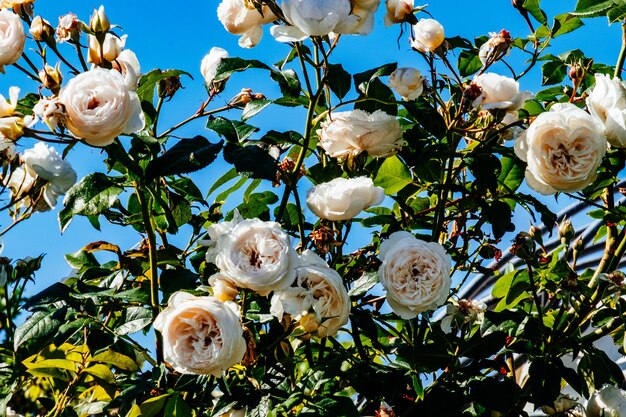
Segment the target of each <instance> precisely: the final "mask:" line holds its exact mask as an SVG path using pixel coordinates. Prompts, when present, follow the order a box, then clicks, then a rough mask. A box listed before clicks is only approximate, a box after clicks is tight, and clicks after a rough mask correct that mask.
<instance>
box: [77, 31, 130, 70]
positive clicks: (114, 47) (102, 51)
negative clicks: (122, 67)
mask: <svg viewBox="0 0 626 417" xmlns="http://www.w3.org/2000/svg"><path fill="white" fill-rule="evenodd" d="M126 38H127V35H124V36H122V37H117V36H115V35H114V34H112V33H110V32H109V33H107V34H106V35H105V37H104V41H102V45H100V42H98V39H97V38H96V37H95V36H94V35H89V56H88V57H87V59H88V61H89V62H91V63H93V64H96V65H100V64H102V63H103V62H105V61H106V62H113V61H115V60H116V59H117V57H118V56H120V54H121V53H122V49H124V46H125V45H126Z"/></svg>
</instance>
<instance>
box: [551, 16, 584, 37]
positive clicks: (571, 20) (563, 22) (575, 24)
mask: <svg viewBox="0 0 626 417" xmlns="http://www.w3.org/2000/svg"><path fill="white" fill-rule="evenodd" d="M583 25H584V23H583V21H582V20H580V19H579V18H577V17H575V16H572V15H571V14H567V13H565V14H560V15H558V16H555V17H554V26H553V27H552V36H553V37H555V38H556V37H557V36H561V35H565V34H566V33H570V32H573V31H574V30H576V29H578V28H579V27H581V26H583Z"/></svg>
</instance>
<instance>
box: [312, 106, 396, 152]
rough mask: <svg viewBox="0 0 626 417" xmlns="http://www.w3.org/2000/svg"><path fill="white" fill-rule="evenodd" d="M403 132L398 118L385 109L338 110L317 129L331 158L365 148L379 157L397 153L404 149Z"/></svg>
mask: <svg viewBox="0 0 626 417" xmlns="http://www.w3.org/2000/svg"><path fill="white" fill-rule="evenodd" d="M402 133H403V132H402V128H401V127H400V124H399V123H398V120H397V119H396V118H395V117H394V116H391V115H389V114H387V113H385V112H384V111H382V110H376V111H375V112H374V113H371V114H370V113H368V112H366V111H363V110H352V111H344V112H335V113H332V114H331V115H330V116H329V117H328V118H327V119H326V120H325V121H323V122H322V123H321V129H319V130H318V131H317V134H318V136H319V139H320V146H321V147H322V148H323V149H324V150H325V151H326V153H327V154H328V155H329V156H330V157H331V158H345V157H347V156H348V155H358V154H359V153H361V152H364V151H365V152H367V153H368V154H369V155H370V156H373V157H375V158H384V157H387V156H390V155H393V154H395V153H396V152H397V151H399V150H400V149H402V144H403V139H402Z"/></svg>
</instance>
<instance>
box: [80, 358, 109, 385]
mask: <svg viewBox="0 0 626 417" xmlns="http://www.w3.org/2000/svg"><path fill="white" fill-rule="evenodd" d="M82 372H84V373H86V374H89V375H91V376H93V377H94V378H97V379H98V380H100V381H103V382H105V383H107V384H111V385H114V384H115V375H113V372H111V369H109V367H108V366H106V365H103V364H101V363H97V364H95V365H91V366H89V367H88V368H84V369H83V370H82Z"/></svg>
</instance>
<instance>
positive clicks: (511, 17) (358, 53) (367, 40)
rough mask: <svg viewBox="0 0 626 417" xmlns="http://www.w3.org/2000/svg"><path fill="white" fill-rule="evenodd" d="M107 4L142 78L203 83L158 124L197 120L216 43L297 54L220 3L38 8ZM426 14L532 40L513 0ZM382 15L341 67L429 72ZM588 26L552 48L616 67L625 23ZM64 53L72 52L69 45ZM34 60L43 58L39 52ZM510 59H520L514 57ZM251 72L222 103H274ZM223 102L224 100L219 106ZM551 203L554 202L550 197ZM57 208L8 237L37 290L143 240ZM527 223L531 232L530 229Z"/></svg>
mask: <svg viewBox="0 0 626 417" xmlns="http://www.w3.org/2000/svg"><path fill="white" fill-rule="evenodd" d="M383 2H384V0H383ZM543 3H545V8H546V10H547V11H548V14H549V16H554V15H555V14H559V13H563V12H565V11H568V10H572V9H573V8H574V5H575V1H573V0H544V1H543ZM100 4H104V6H105V8H106V11H107V14H108V16H109V18H110V20H111V22H112V23H114V24H117V25H119V26H120V27H121V29H122V30H118V34H120V35H122V34H127V35H128V40H127V44H126V47H127V48H128V49H132V50H134V51H135V52H136V53H137V55H138V57H139V61H140V62H141V66H142V71H143V72H147V71H149V70H151V69H153V68H161V69H171V68H177V69H183V70H186V71H188V72H190V73H192V74H193V75H194V77H195V80H189V79H184V80H183V84H184V86H185V89H184V90H182V91H180V92H179V93H178V94H177V95H176V97H175V98H174V100H173V101H172V102H170V103H169V104H167V106H166V107H165V113H164V116H163V118H162V119H161V121H160V126H162V127H165V126H168V125H171V124H172V123H174V122H175V121H178V120H182V119H184V118H185V117H187V116H188V115H190V114H192V113H193V112H195V111H196V109H197V108H198V106H199V105H200V104H201V103H202V102H203V101H204V100H205V99H206V91H205V89H204V86H203V82H202V78H201V76H200V74H199V66H200V61H201V59H202V57H203V56H204V55H205V54H206V53H207V52H208V51H209V50H210V49H211V47H213V46H220V47H223V48H225V49H227V50H228V51H229V52H230V54H231V56H240V57H244V58H256V59H261V60H263V61H264V62H266V63H273V62H276V61H278V60H280V59H282V58H283V57H284V56H285V55H286V54H287V53H288V50H289V49H288V46H286V45H284V44H279V43H277V42H275V41H274V40H273V39H272V38H271V36H270V35H269V33H268V31H267V28H266V33H265V36H264V38H263V40H262V41H261V43H260V45H259V46H257V47H256V48H253V49H242V48H240V47H239V46H238V45H237V39H238V38H237V37H236V36H233V35H230V34H228V33H227V32H226V31H225V30H224V29H223V28H222V26H221V24H220V23H219V21H218V20H217V17H216V7H217V4H218V2H217V1H206V0H203V1H198V0H192V1H186V2H176V3H173V2H165V1H162V0H156V1H149V0H128V1H120V0H108V1H107V0H103V1H92V0H81V1H65V0H37V1H36V6H35V12H36V14H40V15H42V16H43V17H44V18H46V19H47V20H49V21H50V22H52V24H53V25H56V22H57V19H58V16H60V15H62V14H65V13H66V12H68V11H72V12H74V13H76V14H77V15H78V16H79V18H81V19H82V20H83V21H88V20H89V16H90V15H91V12H92V11H93V9H94V8H97V7H98V6H100ZM416 5H417V3H416ZM428 11H429V12H430V13H431V14H432V15H433V17H434V18H436V19H437V20H439V21H440V22H441V23H442V24H443V25H444V27H445V30H446V35H447V36H449V37H451V36H455V35H461V36H463V37H465V38H469V39H473V38H474V37H476V36H480V35H485V34H487V32H497V31H499V30H500V29H502V28H505V29H507V30H509V31H510V32H511V33H512V35H513V36H525V35H527V34H528V29H527V27H526V25H525V23H524V21H523V19H522V18H521V17H520V16H519V15H518V14H517V13H516V12H515V11H514V10H513V8H512V7H511V5H510V0H481V1H479V2H466V1H460V0H452V1H443V0H432V1H431V2H430V6H429V7H428ZM383 12H384V5H381V8H380V10H379V13H378V15H377V16H376V24H375V30H374V32H373V34H371V35H369V36H367V37H362V36H346V37H344V38H342V40H341V43H340V47H339V48H338V50H337V51H336V53H335V54H334V55H333V62H341V63H342V64H343V65H344V67H345V68H346V69H347V70H348V71H350V72H359V71H363V70H366V69H370V68H373V67H375V66H378V65H382V64H385V63H389V62H398V63H399V65H400V66H414V67H416V68H418V69H421V70H425V69H426V67H425V64H424V63H423V62H422V60H421V58H420V56H419V55H418V54H416V53H415V52H412V51H411V50H410V48H409V47H408V44H407V43H406V38H407V35H406V34H405V35H404V36H403V38H402V39H401V41H400V46H399V48H398V43H397V38H398V36H399V32H400V27H399V26H397V25H396V26H393V27H391V28H385V27H384V25H383V24H382V17H383ZM586 24H587V25H588V26H591V27H588V28H585V29H583V30H581V31H578V32H575V33H574V34H571V35H566V36H563V37H562V38H559V39H557V40H556V41H555V42H554V44H553V45H554V46H553V47H552V48H551V49H550V51H549V52H551V53H555V54H557V53H560V52H563V51H566V50H569V49H575V48H579V49H582V50H583V51H584V52H585V53H586V54H588V55H589V56H592V57H594V58H595V59H596V61H597V62H603V63H607V64H613V63H614V61H615V58H616V56H617V53H618V50H619V46H620V30H619V27H618V26H617V25H613V26H612V27H609V26H608V24H607V22H606V19H603V18H599V19H594V20H589V21H586ZM27 45H29V44H28V43H27ZM31 46H32V44H31ZM66 50H68V51H69V48H66ZM31 56H32V57H35V54H34V52H33V53H32V54H31ZM454 60H455V58H453V61H454ZM52 62H53V63H54V62H55V61H52ZM512 62H515V59H514V58H512ZM496 69H497V70H499V72H500V73H502V74H503V75H508V73H507V72H506V70H505V69H504V68H498V67H496ZM247 74H248V73H246V75H243V74H237V75H235V76H234V77H233V78H232V79H231V80H230V82H229V86H228V88H227V90H226V91H225V92H224V93H223V94H222V97H221V99H220V100H221V102H222V103H223V102H224V101H227V100H228V99H229V98H230V97H232V96H233V95H234V94H235V93H236V92H238V91H239V89H240V88H243V87H250V88H253V89H254V90H255V91H257V92H262V93H265V94H266V95H267V96H268V97H269V98H276V97H277V94H278V92H277V89H276V87H275V86H274V85H273V84H272V83H271V82H268V81H267V80H266V75H265V74H262V73H254V72H250V73H249V75H247ZM65 75H66V77H69V74H68V72H67V71H65ZM539 82H540V75H539V74H538V72H534V73H533V74H531V76H529V77H526V78H524V80H523V81H522V89H524V90H531V91H537V90H538V89H539V87H540V86H539ZM11 85H17V86H20V87H21V88H22V90H23V91H22V94H21V95H24V94H25V93H26V92H34V91H35V89H36V86H35V85H34V84H33V83H32V82H30V81H28V80H27V79H26V78H25V77H24V76H23V74H22V73H20V72H19V71H17V70H16V69H15V68H7V74H6V75H4V76H2V75H0V93H1V94H4V95H6V94H7V93H8V89H9V87H10V86H11ZM220 100H218V101H217V102H216V104H218V105H219V104H220ZM301 116H303V115H300V114H299V113H296V114H295V115H294V110H293V109H282V108H279V107H272V108H271V110H270V111H267V110H266V111H265V112H264V113H262V114H261V115H259V116H257V117H255V118H254V119H252V120H251V121H250V122H251V123H252V124H255V125H257V126H259V127H262V128H263V129H274V130H288V129H293V130H301V124H302V122H303V117H301ZM230 117H233V118H235V117H238V114H237V113H236V112H232V113H231V114H230ZM180 134H181V135H182V136H188V137H189V136H194V135H196V134H204V135H206V136H207V137H208V138H209V139H211V140H212V141H215V140H217V138H216V137H215V135H214V134H213V133H212V132H208V131H205V130H204V129H203V123H202V122H200V123H198V124H195V125H191V126H189V127H188V128H186V129H184V130H181V132H180ZM20 143H21V144H22V145H24V147H23V149H25V148H26V147H30V146H32V143H31V142H28V141H22V142H20ZM102 159H103V156H102V155H101V154H100V152H99V151H98V150H94V149H90V148H87V147H83V146H79V147H76V148H75V149H74V150H72V152H71V153H70V156H69V160H70V162H71V163H72V165H73V166H74V168H75V169H76V170H77V171H78V174H79V178H82V177H83V176H84V175H86V174H88V173H90V172H92V171H93V170H102V169H104V165H103V164H102ZM223 172H224V170H223V169H222V166H221V165H216V166H213V167H209V168H208V169H205V170H204V171H202V172H200V173H199V174H197V175H195V176H194V179H197V180H198V182H199V183H200V185H201V189H203V191H204V192H206V191H207V190H208V187H210V184H212V183H213V182H214V181H215V179H216V178H217V177H218V176H219V175H220V174H221V173H223ZM544 201H546V202H548V201H554V200H553V199H552V198H546V199H545V200H544ZM58 210H59V207H57V209H55V210H54V211H52V212H47V213H37V214H35V215H34V216H33V217H32V218H31V219H30V220H28V221H27V222H25V223H23V224H21V225H18V226H17V227H16V228H15V229H13V230H12V231H11V232H9V233H8V234H7V235H6V236H5V238H4V239H5V245H6V249H5V252H4V255H5V256H9V257H14V258H17V257H25V256H29V255H30V256H36V255H39V254H40V253H46V254H47V256H46V258H45V260H44V263H43V268H42V270H41V271H40V273H39V274H38V276H37V282H36V284H35V286H33V287H31V289H30V291H31V292H35V291H38V290H41V289H43V288H45V287H46V286H48V285H50V284H51V283H53V282H55V281H58V280H59V279H60V278H62V277H64V276H66V275H68V274H69V272H70V268H69V267H68V266H67V264H66V263H65V261H64V259H63V255H64V254H65V253H70V252H74V251H76V250H78V249H80V248H81V247H83V246H84V245H86V244H88V243H90V242H92V241H96V240H107V241H110V242H112V243H117V244H119V245H120V246H121V247H122V249H128V248H129V247H130V246H132V245H133V244H135V243H136V242H138V241H139V235H138V234H137V233H136V232H134V231H132V230H131V229H130V228H129V230H124V229H122V228H119V227H112V226H107V224H106V221H103V222H102V226H103V230H102V232H101V233H99V232H97V231H95V230H94V229H92V228H91V226H90V225H89V223H88V222H87V221H86V220H85V219H83V218H77V219H75V220H74V222H73V224H72V225H71V226H70V227H69V229H68V230H67V232H66V233H65V235H61V234H60V232H59V227H58V223H57V220H56V216H57V214H58ZM7 222H8V219H7V218H6V215H0V225H1V226H3V227H4V226H5V225H6V224H7ZM522 227H523V228H525V227H526V225H524V226H522ZM186 233H187V231H186V230H184V229H183V230H182V231H181V232H180V234H181V235H182V237H181V240H185V238H186ZM353 238H354V236H353ZM173 241H174V242H176V239H174V240H173Z"/></svg>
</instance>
